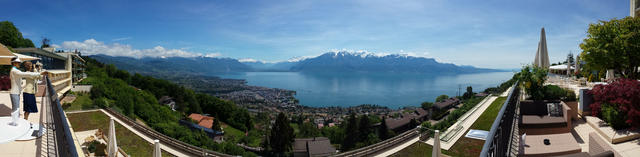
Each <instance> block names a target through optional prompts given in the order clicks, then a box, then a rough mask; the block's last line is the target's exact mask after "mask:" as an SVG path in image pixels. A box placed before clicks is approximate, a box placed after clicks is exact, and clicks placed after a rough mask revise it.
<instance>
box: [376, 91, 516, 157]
mask: <svg viewBox="0 0 640 157" xmlns="http://www.w3.org/2000/svg"><path fill="white" fill-rule="evenodd" d="M509 91H511V88H509V89H507V91H505V92H504V93H502V94H500V97H504V96H507V95H509ZM497 98H498V97H497V96H491V97H488V98H485V100H483V101H482V102H480V104H478V105H480V106H479V108H478V109H477V110H476V111H475V112H473V113H472V114H471V115H469V117H468V118H467V119H466V120H465V121H458V122H456V123H455V124H453V125H451V126H457V125H458V124H460V123H462V126H463V129H462V130H460V132H459V133H458V134H456V136H455V137H454V138H453V139H451V141H449V142H442V141H441V142H440V148H442V149H445V150H449V148H451V147H452V146H453V145H454V144H455V143H456V141H458V139H460V137H462V136H464V133H465V132H467V130H468V129H469V128H470V127H471V125H473V123H475V122H476V120H477V119H478V118H479V117H480V115H482V113H484V111H485V110H486V109H487V108H488V107H489V106H490V105H491V103H493V101H495V100H496V99H497ZM453 128H454V127H449V129H453ZM447 131H449V130H447ZM442 134H444V132H443V133H442ZM419 138H420V137H415V138H413V139H410V140H407V141H406V142H405V143H402V144H400V145H397V146H396V147H394V148H391V149H387V150H386V151H384V152H381V153H380V154H377V155H376V157H385V156H390V155H392V154H394V153H396V152H399V151H400V150H402V149H404V148H407V147H409V146H410V145H412V144H413V143H415V142H419ZM433 140H434V139H433V138H431V139H429V140H427V142H424V143H426V144H429V145H433Z"/></svg>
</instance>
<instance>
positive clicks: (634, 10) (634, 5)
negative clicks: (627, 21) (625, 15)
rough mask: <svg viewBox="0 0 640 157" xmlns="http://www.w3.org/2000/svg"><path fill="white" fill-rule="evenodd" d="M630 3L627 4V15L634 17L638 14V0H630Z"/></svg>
mask: <svg viewBox="0 0 640 157" xmlns="http://www.w3.org/2000/svg"><path fill="white" fill-rule="evenodd" d="M630 2H631V4H630V5H629V7H630V10H629V16H631V17H636V16H640V0H630Z"/></svg>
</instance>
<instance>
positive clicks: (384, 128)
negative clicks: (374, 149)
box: [378, 117, 389, 140]
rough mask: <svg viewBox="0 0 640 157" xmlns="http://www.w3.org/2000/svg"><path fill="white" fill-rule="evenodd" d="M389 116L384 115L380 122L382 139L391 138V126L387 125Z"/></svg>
mask: <svg viewBox="0 0 640 157" xmlns="http://www.w3.org/2000/svg"><path fill="white" fill-rule="evenodd" d="M386 119H387V118H386V117H382V122H380V127H378V136H379V137H380V140H386V139H387V138H389V127H387V122H386V121H387V120H386Z"/></svg>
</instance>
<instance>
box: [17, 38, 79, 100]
mask: <svg viewBox="0 0 640 157" xmlns="http://www.w3.org/2000/svg"><path fill="white" fill-rule="evenodd" d="M13 50H14V52H15V53H18V54H22V55H28V56H33V57H38V58H40V60H36V61H32V62H33V63H36V62H40V63H41V64H42V68H43V69H45V70H47V71H49V72H50V74H49V78H50V80H51V82H52V84H53V88H54V89H55V90H56V91H57V92H58V95H59V96H62V95H63V94H64V93H66V92H67V91H69V90H71V87H72V85H73V83H74V82H76V81H80V80H82V79H83V78H85V77H86V74H85V73H84V71H85V61H84V59H82V57H80V55H81V54H80V52H78V51H74V52H63V51H55V48H15V49H13Z"/></svg>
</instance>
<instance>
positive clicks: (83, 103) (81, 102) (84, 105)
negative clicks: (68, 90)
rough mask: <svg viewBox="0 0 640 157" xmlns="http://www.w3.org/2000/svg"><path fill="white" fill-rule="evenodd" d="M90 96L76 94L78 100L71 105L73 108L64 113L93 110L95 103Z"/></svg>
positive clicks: (68, 108)
mask: <svg viewBox="0 0 640 157" xmlns="http://www.w3.org/2000/svg"><path fill="white" fill-rule="evenodd" d="M89 96H90V95H89V94H76V100H74V101H73V102H72V103H71V106H69V107H67V108H65V109H64V111H79V110H86V109H93V107H89V108H88V106H93V101H92V100H91V98H90V97H89Z"/></svg>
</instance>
